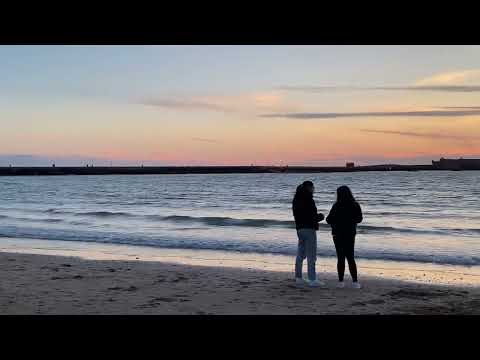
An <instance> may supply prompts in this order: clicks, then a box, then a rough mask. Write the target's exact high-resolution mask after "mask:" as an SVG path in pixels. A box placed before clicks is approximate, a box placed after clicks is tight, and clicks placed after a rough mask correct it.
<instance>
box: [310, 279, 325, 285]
mask: <svg viewBox="0 0 480 360" xmlns="http://www.w3.org/2000/svg"><path fill="white" fill-rule="evenodd" d="M308 286H310V287H326V284H325V283H324V282H323V281H320V280H313V281H311V280H309V281H308Z"/></svg>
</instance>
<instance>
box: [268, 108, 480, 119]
mask: <svg viewBox="0 0 480 360" xmlns="http://www.w3.org/2000/svg"><path fill="white" fill-rule="evenodd" d="M473 115H480V109H465V110H462V109H458V110H420V111H368V112H346V113H342V112H325V113H313V112H308V113H284V114H264V115H260V116H261V117H266V118H288V119H335V118H359V117H362V118H363V117H462V116H473Z"/></svg>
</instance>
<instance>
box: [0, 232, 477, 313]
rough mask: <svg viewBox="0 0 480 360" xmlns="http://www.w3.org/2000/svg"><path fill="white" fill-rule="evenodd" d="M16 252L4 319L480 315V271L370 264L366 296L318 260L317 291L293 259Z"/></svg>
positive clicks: (3, 278) (1, 258) (3, 275)
mask: <svg viewBox="0 0 480 360" xmlns="http://www.w3.org/2000/svg"><path fill="white" fill-rule="evenodd" d="M17 243H18V242H17ZM12 244H13V241H12V242H10V243H9V242H8V240H3V242H2V247H1V249H0V250H1V251H2V252H0V314H78V315H81V314H146V315H148V314H186V315H192V314H219V315H221V314H239V315H241V314H279V315H280V314H281V315H288V314H291V315H295V314H316V315H321V314H335V315H338V314H435V315H438V314H446V315H448V314H477V315H478V314H480V288H479V287H478V286H475V282H477V281H478V273H476V272H475V271H470V272H467V273H464V274H463V275H462V274H461V273H460V272H459V271H458V269H455V270H448V269H445V270H444V271H441V270H438V269H433V268H432V269H429V268H428V266H424V267H423V269H421V268H420V269H414V268H408V267H404V268H398V267H395V266H387V267H384V268H382V269H383V270H382V271H381V274H382V275H381V276H382V277H380V278H379V277H373V276H371V273H378V274H380V273H379V271H380V270H379V268H378V266H372V265H371V264H369V265H368V266H366V264H365V265H364V267H363V268H362V267H360V269H362V270H363V274H364V275H362V277H361V279H362V282H363V284H364V288H363V289H361V290H356V289H351V288H348V286H347V288H346V289H336V288H335V285H336V276H335V274H334V273H332V272H331V271H330V272H329V271H327V270H328V268H329V267H330V270H331V269H334V268H332V267H331V266H332V265H333V264H334V263H333V262H332V261H330V260H328V261H327V260H325V261H322V260H321V259H320V260H319V269H320V274H321V277H322V278H323V279H324V280H326V282H327V285H328V288H327V289H320V288H314V289H312V288H307V287H305V288H298V287H296V286H295V285H294V284H293V280H292V276H293V275H292V273H291V271H288V270H287V269H288V267H291V264H288V262H287V261H285V259H284V260H282V261H272V258H267V260H266V261H264V262H263V263H262V262H258V261H256V262H255V263H254V264H250V265H246V263H247V260H246V259H247V258H246V257H243V258H242V257H235V256H230V258H224V259H223V260H222V261H221V263H220V261H219V259H218V258H214V257H212V255H209V254H208V253H205V254H201V253H200V254H199V255H197V256H192V255H191V253H188V252H185V251H173V253H172V251H170V252H166V251H161V250H157V252H156V253H157V254H159V255H157V256H155V255H152V256H151V257H150V258H148V259H147V258H146V254H152V253H153V254H155V251H150V250H148V249H135V250H137V251H136V253H135V254H132V253H131V248H127V247H125V248H121V247H118V246H117V247H114V248H112V250H113V249H125V250H124V251H125V254H127V253H128V252H130V253H129V254H128V255H125V254H123V255H122V253H121V251H117V252H116V253H115V254H116V255H115V256H114V255H112V254H113V253H114V252H112V251H110V252H109V251H103V252H102V251H99V252H97V253H96V257H94V256H90V257H91V258H90V259H86V258H85V257H82V255H85V254H83V253H82V251H87V250H86V249H88V246H92V245H91V244H84V245H82V246H84V247H83V248H82V249H83V250H82V249H81V248H79V246H80V245H78V244H75V246H77V248H76V249H74V250H70V252H69V250H68V249H65V248H64V249H61V248H59V246H58V243H56V244H54V245H50V246H51V248H50V249H46V248H42V249H39V248H38V247H37V248H34V247H32V246H31V244H30V243H25V244H24V247H25V248H18V247H17V248H16V249H14V248H13V247H12V246H13V245H12ZM27 245H28V246H30V247H31V248H30V249H29V250H28V251H27V249H26V246H27ZM93 247H95V246H93ZM105 248H108V247H105V246H104V247H103V250H105ZM142 250H143V253H142ZM27 252H30V253H27ZM35 252H37V253H35ZM40 253H43V254H40ZM45 253H47V254H48V253H52V254H55V255H45ZM58 253H63V254H69V255H70V254H74V256H60V255H58ZM90 254H92V251H90ZM99 254H103V258H102V256H100V255H99ZM162 254H165V256H164V255H162ZM195 254H198V252H196V253H195ZM122 256H123V259H122ZM126 256H130V258H133V260H128V259H127V258H126ZM217 256H218V255H217ZM113 258H116V259H115V260H114V259H113ZM119 259H120V260H119ZM273 268H275V269H276V270H272V269H273ZM460 278H461V279H462V281H463V282H462V281H460ZM347 285H348V282H347Z"/></svg>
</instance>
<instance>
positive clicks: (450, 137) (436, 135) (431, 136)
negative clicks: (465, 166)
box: [360, 129, 480, 141]
mask: <svg viewBox="0 0 480 360" xmlns="http://www.w3.org/2000/svg"><path fill="white" fill-rule="evenodd" d="M360 131H362V132H366V133H373V134H392V135H400V136H409V137H419V138H427V139H448V140H462V141H463V140H474V139H478V138H474V137H471V136H464V135H451V134H441V133H422V132H415V131H396V130H378V129H361V130H360ZM478 140H480V139H478Z"/></svg>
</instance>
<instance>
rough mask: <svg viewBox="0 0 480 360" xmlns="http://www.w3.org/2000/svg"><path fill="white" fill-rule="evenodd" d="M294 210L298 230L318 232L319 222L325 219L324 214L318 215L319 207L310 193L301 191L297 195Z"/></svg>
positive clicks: (293, 204)
mask: <svg viewBox="0 0 480 360" xmlns="http://www.w3.org/2000/svg"><path fill="white" fill-rule="evenodd" d="M292 210H293V217H294V218H295V227H296V228H297V230H298V229H314V230H318V222H319V221H322V220H323V218H324V216H323V215H322V214H317V206H316V205H315V201H314V200H313V196H312V194H310V193H308V192H304V191H300V192H297V194H295V197H294V198H293V202H292Z"/></svg>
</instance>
